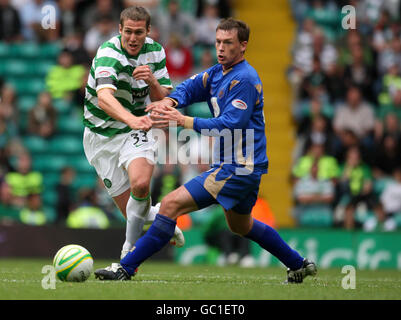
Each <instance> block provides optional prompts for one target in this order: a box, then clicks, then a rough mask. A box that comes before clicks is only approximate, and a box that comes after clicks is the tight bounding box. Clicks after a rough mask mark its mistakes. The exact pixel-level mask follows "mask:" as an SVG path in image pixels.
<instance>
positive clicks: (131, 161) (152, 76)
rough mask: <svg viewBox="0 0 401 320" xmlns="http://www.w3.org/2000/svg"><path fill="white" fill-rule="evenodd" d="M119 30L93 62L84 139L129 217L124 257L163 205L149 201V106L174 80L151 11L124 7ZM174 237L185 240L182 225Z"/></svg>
mask: <svg viewBox="0 0 401 320" xmlns="http://www.w3.org/2000/svg"><path fill="white" fill-rule="evenodd" d="M119 30H120V34H119V35H118V36H115V37H113V38H111V39H110V40H108V41H106V42H105V43H104V44H103V45H102V46H100V48H99V49H98V51H97V53H96V56H95V58H94V59H93V62H92V67H91V70H90V74H89V77H88V83H87V86H86V94H85V105H84V120H83V123H84V125H85V132H84V138H83V145H84V150H85V155H86V157H87V159H88V161H89V163H90V164H91V165H92V166H94V167H95V169H96V171H97V174H98V175H99V177H100V178H101V179H102V180H103V182H104V185H105V187H106V189H107V191H108V192H109V194H110V196H111V197H113V200H114V202H115V203H116V205H117V206H118V208H119V209H120V211H121V212H122V214H123V215H124V216H126V218H127V228H126V241H125V243H124V244H123V248H122V252H121V257H123V256H124V255H125V254H126V253H127V252H128V251H129V250H131V249H132V247H133V246H134V244H135V242H136V240H137V239H138V238H139V236H140V235H141V233H142V230H143V226H144V223H145V222H147V221H153V220H154V217H155V215H156V213H157V211H158V210H157V209H155V208H154V207H151V202H150V192H149V186H150V180H151V177H152V173H153V167H154V165H153V163H154V153H153V152H152V151H153V144H154V140H153V138H152V131H151V130H150V129H151V127H152V124H153V122H152V120H151V119H150V117H149V116H148V115H147V112H146V111H145V108H146V105H147V104H149V103H151V102H152V101H157V100H160V99H163V98H164V97H165V96H166V95H168V94H169V93H170V91H171V89H172V85H171V81H170V78H169V75H168V72H167V68H166V60H165V53H164V49H163V47H162V46H161V45H160V44H158V43H157V42H155V41H153V40H152V39H151V38H149V37H147V35H148V33H149V31H150V16H149V14H148V12H147V11H146V10H145V9H144V8H142V7H129V8H127V9H125V10H123V11H122V12H121V17H120V26H119ZM173 241H175V243H176V245H177V246H182V245H183V244H184V238H183V235H182V232H181V230H179V229H178V228H176V229H175V234H174V237H173Z"/></svg>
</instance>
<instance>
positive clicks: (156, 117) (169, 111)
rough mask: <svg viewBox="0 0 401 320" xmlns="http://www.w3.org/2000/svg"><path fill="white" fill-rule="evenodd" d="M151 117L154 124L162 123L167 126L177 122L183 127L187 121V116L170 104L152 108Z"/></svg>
mask: <svg viewBox="0 0 401 320" xmlns="http://www.w3.org/2000/svg"><path fill="white" fill-rule="evenodd" d="M151 118H152V120H153V123H154V124H159V123H160V124H163V125H165V126H168V125H169V123H171V122H175V123H176V124H177V126H179V127H183V126H184V123H185V116H184V115H183V114H182V113H181V112H179V111H178V110H177V109H175V108H173V107H168V106H155V107H154V108H153V109H152V113H151Z"/></svg>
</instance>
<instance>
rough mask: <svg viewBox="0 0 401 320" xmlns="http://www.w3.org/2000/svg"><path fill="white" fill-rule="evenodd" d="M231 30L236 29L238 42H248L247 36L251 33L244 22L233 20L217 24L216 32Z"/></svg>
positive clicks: (223, 20)
mask: <svg viewBox="0 0 401 320" xmlns="http://www.w3.org/2000/svg"><path fill="white" fill-rule="evenodd" d="M232 29H237V31H238V40H239V41H240V42H243V41H248V40H249V34H250V32H251V30H250V29H249V26H248V25H247V24H246V23H245V22H243V21H241V20H237V19H234V18H227V19H222V20H221V21H220V23H219V24H218V26H217V28H216V31H217V30H226V31H227V30H232Z"/></svg>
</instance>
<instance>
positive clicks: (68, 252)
mask: <svg viewBox="0 0 401 320" xmlns="http://www.w3.org/2000/svg"><path fill="white" fill-rule="evenodd" d="M53 267H54V268H55V270H56V275H57V278H59V279H60V280H61V281H68V282H83V281H85V280H87V279H88V278H89V277H90V275H91V273H92V269H93V259H92V256H91V254H90V253H89V251H88V250H86V249H85V248H84V247H82V246H80V245H76V244H70V245H68V246H64V247H62V248H61V249H60V250H59V251H57V253H56V255H55V256H54V259H53Z"/></svg>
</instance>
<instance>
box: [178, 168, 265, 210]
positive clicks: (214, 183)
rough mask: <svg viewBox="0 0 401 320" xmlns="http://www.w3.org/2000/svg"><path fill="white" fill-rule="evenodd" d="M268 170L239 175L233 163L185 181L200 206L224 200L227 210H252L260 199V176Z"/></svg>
mask: <svg viewBox="0 0 401 320" xmlns="http://www.w3.org/2000/svg"><path fill="white" fill-rule="evenodd" d="M264 173H265V172H263V171H261V170H256V171H255V170H254V171H253V172H252V173H250V174H247V175H237V174H236V172H235V167H234V166H232V165H222V166H220V167H214V168H212V169H210V170H208V171H206V172H203V173H202V174H200V175H199V176H197V177H195V178H193V179H192V180H190V181H188V182H187V183H185V184H184V187H185V188H186V189H187V190H188V191H189V193H190V194H191V196H192V198H193V199H194V200H195V202H196V204H197V205H198V208H199V210H200V209H203V208H206V207H208V206H210V205H212V204H220V205H221V206H222V207H223V208H224V209H225V210H230V209H232V210H234V211H235V212H236V213H239V214H250V213H251V211H252V208H253V206H254V205H255V202H256V200H257V196H258V192H259V185H260V179H261V176H262V174H264Z"/></svg>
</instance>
